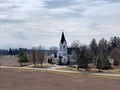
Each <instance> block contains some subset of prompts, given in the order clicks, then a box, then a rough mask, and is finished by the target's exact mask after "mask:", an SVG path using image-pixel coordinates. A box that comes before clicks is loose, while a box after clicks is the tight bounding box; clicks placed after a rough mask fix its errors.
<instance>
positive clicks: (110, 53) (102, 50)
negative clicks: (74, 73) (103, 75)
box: [71, 37, 120, 72]
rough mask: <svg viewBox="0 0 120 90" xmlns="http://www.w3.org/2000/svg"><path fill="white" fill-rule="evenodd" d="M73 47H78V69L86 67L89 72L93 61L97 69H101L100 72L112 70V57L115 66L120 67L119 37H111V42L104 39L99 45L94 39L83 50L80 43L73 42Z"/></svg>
mask: <svg viewBox="0 0 120 90" xmlns="http://www.w3.org/2000/svg"><path fill="white" fill-rule="evenodd" d="M71 46H72V47H78V49H77V50H76V55H77V66H78V68H79V67H80V68H82V67H84V68H86V70H87V68H88V64H89V63H90V62H91V59H92V61H93V62H94V63H95V65H96V68H97V69H99V72H100V71H101V69H102V70H104V69H111V68H112V67H111V63H110V62H109V58H110V57H111V58H112V59H113V60H114V65H117V66H118V65H120V38H119V37H111V39H110V41H107V40H106V39H104V38H102V39H101V40H99V42H98V43H97V42H96V40H95V39H92V41H91V42H90V45H89V46H87V48H85V47H84V48H83V47H82V45H79V42H78V41H74V42H72V44H71ZM91 57H92V58H91Z"/></svg>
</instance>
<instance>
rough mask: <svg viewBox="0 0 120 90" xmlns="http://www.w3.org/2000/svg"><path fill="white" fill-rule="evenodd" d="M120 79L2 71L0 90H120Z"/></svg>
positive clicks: (43, 72)
mask: <svg viewBox="0 0 120 90" xmlns="http://www.w3.org/2000/svg"><path fill="white" fill-rule="evenodd" d="M119 84H120V79H107V78H99V77H89V76H86V75H78V76H77V75H72V74H69V75H68V74H63V73H57V72H55V73H54V72H47V71H36V70H22V69H2V68H1V69H0V90H120V87H119Z"/></svg>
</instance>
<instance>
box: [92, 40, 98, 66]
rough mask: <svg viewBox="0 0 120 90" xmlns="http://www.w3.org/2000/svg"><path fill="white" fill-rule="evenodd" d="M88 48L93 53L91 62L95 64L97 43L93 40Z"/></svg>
mask: <svg viewBox="0 0 120 90" xmlns="http://www.w3.org/2000/svg"><path fill="white" fill-rule="evenodd" d="M90 48H91V50H92V51H93V53H94V56H93V62H94V63H95V64H96V57H97V43H96V40H95V39H94V38H93V40H92V42H91V43H90Z"/></svg>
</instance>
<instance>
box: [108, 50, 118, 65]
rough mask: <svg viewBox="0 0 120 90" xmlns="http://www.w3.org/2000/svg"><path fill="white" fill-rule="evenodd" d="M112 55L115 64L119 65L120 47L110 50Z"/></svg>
mask: <svg viewBox="0 0 120 90" xmlns="http://www.w3.org/2000/svg"><path fill="white" fill-rule="evenodd" d="M110 56H111V58H113V59H114V63H113V64H114V65H116V66H118V65H120V49H119V48H114V49H112V51H111V52H110Z"/></svg>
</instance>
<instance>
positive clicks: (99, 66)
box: [96, 56, 103, 72]
mask: <svg viewBox="0 0 120 90" xmlns="http://www.w3.org/2000/svg"><path fill="white" fill-rule="evenodd" d="M96 67H97V69H99V72H101V69H103V61H102V58H101V57H100V56H99V57H98V59H97V66H96Z"/></svg>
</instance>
